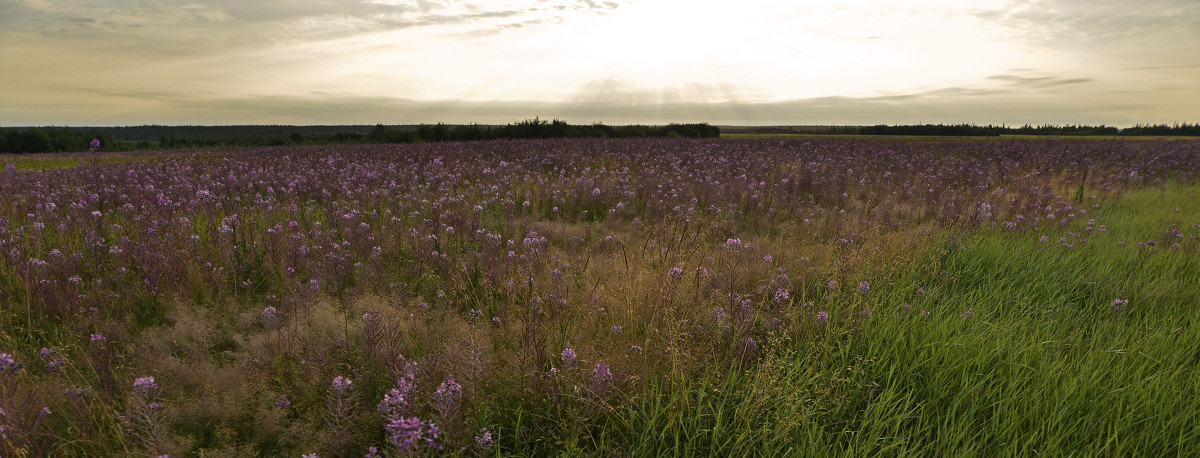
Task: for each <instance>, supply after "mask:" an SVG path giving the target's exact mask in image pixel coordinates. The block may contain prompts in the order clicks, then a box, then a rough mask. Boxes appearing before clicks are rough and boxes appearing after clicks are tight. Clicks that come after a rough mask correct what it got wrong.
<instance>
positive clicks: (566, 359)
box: [559, 347, 575, 369]
mask: <svg viewBox="0 0 1200 458" xmlns="http://www.w3.org/2000/svg"><path fill="white" fill-rule="evenodd" d="M559 359H560V360H561V361H562V364H563V369H570V368H571V365H573V364H575V349H574V348H571V347H565V348H563V351H562V354H561V355H559Z"/></svg>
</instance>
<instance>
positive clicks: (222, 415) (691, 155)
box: [0, 138, 1200, 457]
mask: <svg viewBox="0 0 1200 458" xmlns="http://www.w3.org/2000/svg"><path fill="white" fill-rule="evenodd" d="M25 160H27V159H24V158H21V157H18V156H0V170H2V171H0V305H2V306H3V312H2V314H0V454H3V455H5V456H7V455H9V454H12V455H18V456H20V455H31V456H53V455H77V456H83V455H95V456H101V455H114V454H116V455H122V454H143V455H152V456H159V455H163V454H170V455H171V456H193V455H201V454H213V455H220V456H254V455H261V456H280V455H281V456H301V455H309V454H316V455H319V456H325V457H329V456H418V455H434V456H441V455H447V456H459V455H465V456H487V455H547V454H568V455H598V454H616V455H629V456H645V455H657V454H675V455H722V456H726V455H738V454H756V455H757V454H762V455H785V456H786V455H799V456H810V455H812V454H837V455H856V456H857V455H870V456H874V455H878V454H906V453H912V454H924V455H928V454H947V455H950V454H953V455H957V454H960V453H961V454H968V453H976V454H989V455H990V454H1016V455H1032V454H1047V453H1049V454H1052V455H1054V454H1075V453H1085V454H1089V455H1091V454H1104V455H1116V456H1121V455H1129V454H1146V455H1176V454H1186V453H1188V452H1189V451H1192V452H1194V451H1195V450H1200V434H1197V431H1200V414H1198V413H1197V412H1200V398H1198V397H1197V396H1196V394H1197V390H1198V389H1200V385H1198V384H1200V382H1198V381H1200V368H1198V367H1200V366H1198V365H1200V339H1198V338H1197V335H1196V323H1197V322H1198V321H1197V319H1198V318H1200V306H1198V305H1200V299H1198V293H1197V291H1200V264H1198V263H1197V258H1198V256H1197V251H1198V249H1200V241H1198V240H1197V237H1200V199H1198V198H1197V197H1196V192H1197V191H1200V187H1198V185H1197V178H1200V142H1198V141H1194V140H1183V141H1128V142H1126V141H1106V140H1087V141H1067V140H1036V141H1020V140H1012V141H987V142H970V141H937V142H928V141H926V142H918V141H897V140H886V139H884V140H863V139H856V138H821V139H817V138H795V139H738V140H729V139H724V140H715V139H714V140H596V139H592V140H540V141H491V142H471V143H436V144H408V145H361V146H330V147H274V148H256V149H237V150H220V149H215V150H196V151H184V152H178V151H176V152H169V153H167V152H140V153H129V154H126V155H123V156H119V157H113V158H106V159H104V160H92V161H80V162H79V163H70V164H66V165H68V166H65V167H60V168H41V169H38V168H30V167H28V166H27V164H23V163H22V161H25ZM38 160H40V161H45V160H47V159H46V158H44V157H39V158H38Z"/></svg>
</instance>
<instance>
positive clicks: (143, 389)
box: [133, 376, 158, 396]
mask: <svg viewBox="0 0 1200 458" xmlns="http://www.w3.org/2000/svg"><path fill="white" fill-rule="evenodd" d="M157 388H158V384H157V383H154V377H153V376H146V377H138V378H137V380H134V381H133V391H135V392H137V393H138V394H140V395H142V396H149V395H150V393H151V392H153V391H154V390H155V389H157Z"/></svg>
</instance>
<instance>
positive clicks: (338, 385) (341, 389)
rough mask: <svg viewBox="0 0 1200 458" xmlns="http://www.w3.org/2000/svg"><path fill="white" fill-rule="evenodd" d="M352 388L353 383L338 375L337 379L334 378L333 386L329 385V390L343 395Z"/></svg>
mask: <svg viewBox="0 0 1200 458" xmlns="http://www.w3.org/2000/svg"><path fill="white" fill-rule="evenodd" d="M352 388H354V382H351V381H350V379H349V378H346V377H342V376H340V375H339V376H337V377H334V378H333V384H331V385H330V386H329V389H331V390H333V391H336V392H338V393H345V392H347V391H350V389H352Z"/></svg>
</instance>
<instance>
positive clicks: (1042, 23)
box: [0, 0, 1200, 125]
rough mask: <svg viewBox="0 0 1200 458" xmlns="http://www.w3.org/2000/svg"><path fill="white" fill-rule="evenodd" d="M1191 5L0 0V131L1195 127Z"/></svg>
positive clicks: (1198, 39)
mask: <svg viewBox="0 0 1200 458" xmlns="http://www.w3.org/2000/svg"><path fill="white" fill-rule="evenodd" d="M1196 81H1200V2H1197V1H1195V0H1148V1H1138V2H1133V1H1127V0H1100V1H1085V0H1012V1H1008V0H978V1H951V0H928V1H922V2H912V3H907V2H890V3H887V4H880V3H879V2H873V1H868V0H851V1H845V2H837V3H836V4H828V5H827V4H825V3H822V2H794V1H784V0H750V1H748V2H746V3H745V4H744V5H743V4H739V6H738V7H736V8H735V7H731V6H730V4H728V3H725V2H717V1H710V0H690V1H673V0H653V1H651V0H641V1H639V0H620V1H604V0H502V1H467V2H460V1H450V0H441V1H431V0H404V1H399V0H395V1H393V0H281V1H271V2H251V1H244V0H200V1H187V0H167V1H156V2H148V1H141V0H0V125H41V124H92V125H95V124H106V125H114V124H131V123H134V124H136V123H276V122H286V123H300V124H312V123H333V124H336V123H350V122H353V123H376V122H384V123H401V122H404V123H407V122H437V121H445V122H509V121H513V120H518V119H524V118H526V117H532V116H541V117H544V118H554V117H558V118H563V119H568V120H571V121H575V122H589V121H605V122H615V123H621V122H665V121H687V120H694V121H710V122H719V123H724V124H739V123H740V124H784V123H797V124H812V123H817V124H836V123H904V122H982V123H987V122H1006V123H1024V122H1058V123H1063V122H1104V123H1109V124H1122V123H1125V124H1128V123H1135V122H1171V121H1189V120H1190V121H1196V120H1200V104H1196V103H1193V102H1190V101H1193V100H1200V88H1198V87H1197V86H1200V85H1197V84H1195V82H1196Z"/></svg>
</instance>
